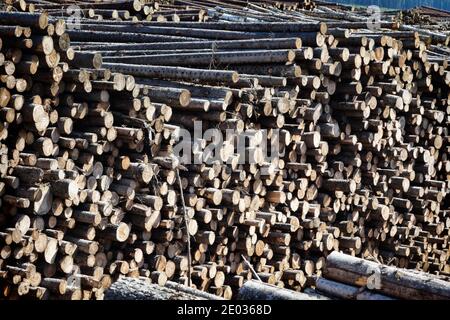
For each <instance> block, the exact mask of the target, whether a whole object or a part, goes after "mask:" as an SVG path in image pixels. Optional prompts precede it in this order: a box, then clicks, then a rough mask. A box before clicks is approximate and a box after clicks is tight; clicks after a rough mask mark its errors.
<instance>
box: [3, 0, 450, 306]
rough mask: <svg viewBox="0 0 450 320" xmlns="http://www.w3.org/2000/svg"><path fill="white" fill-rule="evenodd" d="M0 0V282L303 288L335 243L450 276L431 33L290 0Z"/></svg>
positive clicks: (448, 114)
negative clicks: (123, 279)
mask: <svg viewBox="0 0 450 320" xmlns="http://www.w3.org/2000/svg"><path fill="white" fill-rule="evenodd" d="M4 2H5V3H4V4H3V5H2V7H1V8H3V10H2V11H0V38H1V41H0V52H1V53H0V80H1V83H0V121H1V123H0V129H1V130H0V143H1V146H0V152H1V157H0V174H1V178H0V192H1V193H0V194H1V208H0V287H1V288H2V291H1V294H2V296H3V297H4V298H8V299H15V298H19V297H25V298H29V299H102V298H103V297H104V292H105V290H106V289H107V288H108V287H109V286H110V285H111V283H113V282H114V281H115V280H116V279H118V278H119V276H121V275H123V276H129V277H136V278H138V277H145V278H149V279H151V281H152V283H157V284H160V285H164V284H165V283H166V282H167V281H168V280H170V281H173V282H177V283H180V284H183V285H189V284H190V285H191V287H194V288H197V289H200V290H203V291H207V292H209V293H213V294H215V295H218V296H221V297H223V298H226V299H230V298H232V297H235V296H236V294H237V292H238V291H239V288H241V287H242V286H243V284H244V282H245V281H247V280H250V279H252V278H253V279H259V280H261V281H263V282H265V283H267V284H271V285H276V286H279V287H285V288H289V289H294V290H297V291H304V290H305V288H306V289H307V288H308V287H310V286H315V282H316V279H317V276H321V275H322V274H323V273H324V272H323V270H324V266H325V262H326V258H327V256H329V254H330V253H332V252H334V251H341V252H344V253H346V254H349V255H351V256H356V257H361V258H365V259H375V260H376V261H379V262H380V263H383V264H386V265H390V266H395V267H399V268H408V269H416V270H422V271H425V272H428V273H430V274H431V273H432V274H435V275H439V276H440V277H444V278H445V277H448V276H450V263H449V257H450V251H449V236H450V209H449V208H450V198H449V196H448V190H449V187H450V186H449V180H450V158H449V154H450V134H449V123H450V94H449V93H450V91H449V88H450V68H449V64H448V59H449V56H450V52H449V50H448V47H447V44H448V35H447V34H446V33H438V32H432V31H429V30H421V29H420V30H418V29H417V28H416V27H411V28H413V29H411V28H409V26H407V25H401V24H400V23H398V22H393V21H382V22H380V23H379V25H378V26H377V27H378V28H380V30H375V31H373V30H370V29H368V26H367V24H366V23H365V22H363V21H364V17H363V16H361V17H359V16H357V14H356V13H351V14H350V13H348V14H347V15H346V14H345V13H344V11H342V12H340V11H335V10H331V9H329V8H327V7H326V6H320V5H318V6H317V8H315V9H314V10H309V9H310V8H309V7H305V8H303V7H302V6H298V3H299V2H298V1H297V2H296V4H292V5H289V3H290V2H289V1H255V2H252V3H248V4H247V2H245V3H243V2H241V1H235V0H229V1H225V2H223V1H220V2H219V1H214V0H202V1H200V0H198V1H197V0H190V1H188V0H183V1H154V2H152V1H141V0H121V1H102V2H97V1H95V2H94V1H83V2H81V4H80V3H79V2H77V5H78V7H74V2H73V1H63V4H61V1H41V0H26V1H24V0H18V1H13V0H8V1H4ZM300 3H302V2H300ZM307 3H312V2H310V1H305V4H307ZM61 8H63V9H61ZM69 8H70V9H69ZM68 10H72V11H70V12H72V14H74V12H75V13H76V12H78V11H77V10H81V12H82V14H80V15H75V16H73V15H72V14H71V13H70V12H69V11H68ZM78 13H79V12H78ZM175 15H176V16H177V18H175ZM160 17H163V18H160ZM345 17H347V18H348V19H347V20H345V19H344V18H345ZM358 19H359V20H358ZM208 128H215V129H216V131H215V132H217V131H219V132H220V133H222V134H223V138H222V139H220V140H216V136H214V137H213V136H212V135H208V130H207V129H208ZM186 132H189V133H190V136H189V137H186V134H185V133H186ZM198 132H200V136H199V135H198ZM203 133H206V135H203ZM225 133H228V134H225ZM271 146H276V149H275V150H272V152H271V154H270V155H267V154H266V152H265V151H266V150H267V149H270V148H271ZM180 147H181V148H182V149H183V150H184V151H185V152H184V153H182V156H181V157H175V156H174V154H176V153H177V151H178V150H180ZM180 154H181V153H180ZM187 159H190V160H189V161H188V160H187ZM187 240H190V241H189V242H188V241H187ZM188 244H189V245H188ZM342 274H344V273H342ZM348 279H352V278H351V277H349V278H348ZM339 280H341V279H339ZM447 280H448V278H447ZM349 281H350V280H349Z"/></svg>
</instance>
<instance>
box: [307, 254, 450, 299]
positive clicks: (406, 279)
mask: <svg viewBox="0 0 450 320" xmlns="http://www.w3.org/2000/svg"><path fill="white" fill-rule="evenodd" d="M323 276H324V277H319V278H317V279H316V282H315V291H314V292H319V293H321V294H324V295H326V296H331V297H334V298H340V299H357V300H392V299H408V300H412V299H414V300H428V299H433V300H448V299H450V282H449V281H448V279H447V281H446V279H445V277H442V276H441V277H437V276H434V275H430V274H428V273H425V272H420V271H416V270H406V269H399V268H395V267H391V266H386V265H382V264H379V263H376V262H373V261H367V260H363V259H360V258H356V257H352V256H349V255H345V254H342V253H339V252H333V253H331V254H330V255H329V256H328V257H327V264H326V268H325V272H324V275H323ZM308 291H309V289H308Z"/></svg>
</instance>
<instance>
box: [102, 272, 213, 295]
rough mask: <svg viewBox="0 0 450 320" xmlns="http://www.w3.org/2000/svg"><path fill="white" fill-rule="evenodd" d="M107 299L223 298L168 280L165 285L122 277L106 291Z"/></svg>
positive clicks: (143, 279) (146, 279)
mask: <svg viewBox="0 0 450 320" xmlns="http://www.w3.org/2000/svg"><path fill="white" fill-rule="evenodd" d="M105 300H221V298H219V297H217V296H216V295H212V294H210V293H206V292H203V291H200V290H196V289H192V288H189V287H185V286H182V285H180V284H178V283H175V282H171V281H168V282H167V283H166V285H165V286H164V287H162V286H159V285H157V284H154V283H151V281H150V279H149V278H145V277H139V278H130V277H120V278H119V279H118V280H117V281H116V282H114V283H113V284H112V286H111V287H110V288H109V289H108V290H106V292H105Z"/></svg>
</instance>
